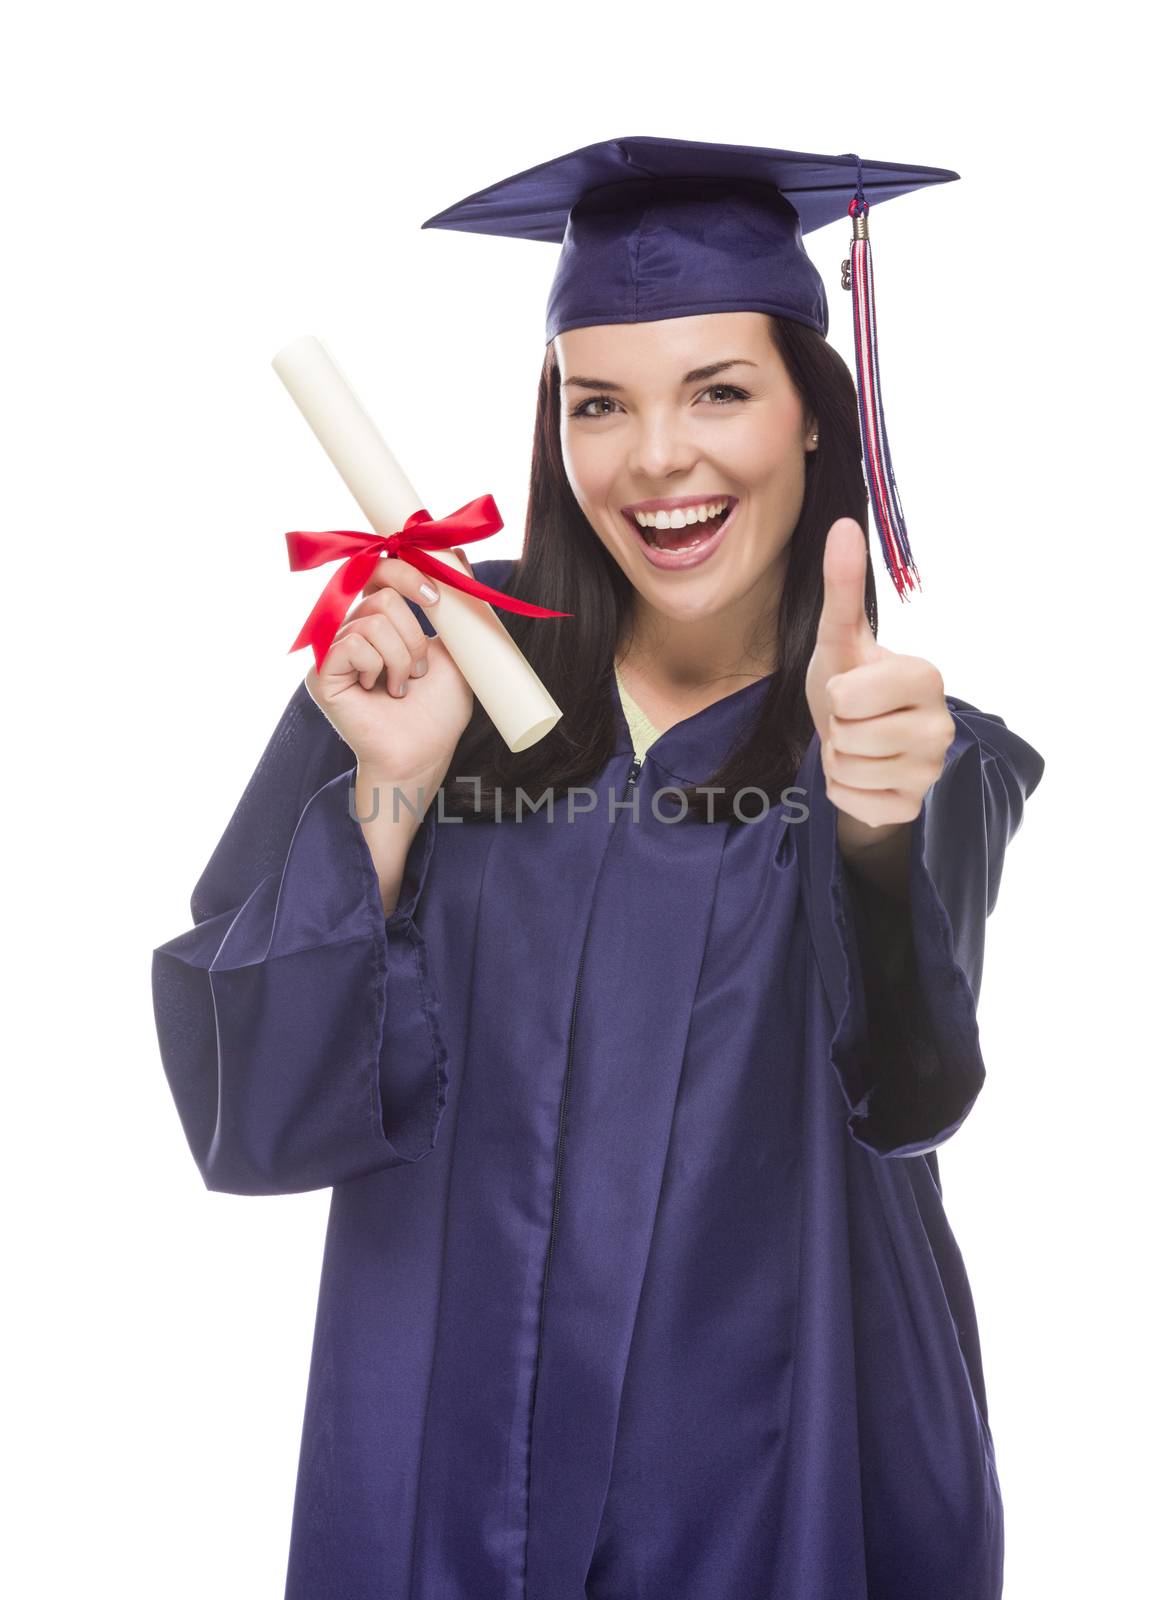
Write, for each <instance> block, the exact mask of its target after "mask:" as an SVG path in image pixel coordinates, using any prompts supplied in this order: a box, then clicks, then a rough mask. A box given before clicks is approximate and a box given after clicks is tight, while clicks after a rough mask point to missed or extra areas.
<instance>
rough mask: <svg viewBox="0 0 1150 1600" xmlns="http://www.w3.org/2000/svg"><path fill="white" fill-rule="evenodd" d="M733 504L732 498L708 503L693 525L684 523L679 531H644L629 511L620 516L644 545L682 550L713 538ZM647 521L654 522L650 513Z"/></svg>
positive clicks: (655, 529)
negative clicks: (625, 519) (624, 518)
mask: <svg viewBox="0 0 1150 1600" xmlns="http://www.w3.org/2000/svg"><path fill="white" fill-rule="evenodd" d="M737 503H738V502H737V500H736V499H735V498H734V497H733V496H732V497H728V498H727V499H726V500H722V501H712V502H711V503H710V504H709V505H707V506H701V507H700V508H699V511H698V512H696V520H695V521H694V522H688V523H686V524H685V525H684V526H683V527H681V528H672V527H666V528H656V527H646V528H645V527H643V526H642V524H641V523H640V522H639V519H638V517H637V516H636V514H635V513H634V512H633V511H624V513H623V515H624V516H625V517H626V518H627V521H628V522H629V523H630V524H631V526H632V527H633V528H634V529H635V531H636V533H638V534H639V535H640V537H641V538H642V540H643V542H644V544H647V545H649V546H651V547H652V548H653V549H656V550H686V549H689V548H690V547H691V546H692V545H701V544H705V543H706V542H707V541H708V540H709V539H713V538H714V536H715V534H716V533H717V532H718V531H719V529H720V528H721V527H722V526H723V525H724V523H725V522H726V521H727V519H728V517H729V516H730V514H731V512H732V511H733V510H734V508H735V506H736V504H737ZM700 513H709V515H700ZM650 520H652V521H653V520H654V513H651V515H650Z"/></svg>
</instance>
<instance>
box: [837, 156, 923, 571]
mask: <svg viewBox="0 0 1150 1600" xmlns="http://www.w3.org/2000/svg"><path fill="white" fill-rule="evenodd" d="M847 210H848V213H849V215H850V218H851V222H852V224H853V226H854V238H853V239H852V241H851V253H850V256H849V257H848V259H847V260H845V261H844V262H843V264H842V272H843V278H842V283H843V288H844V289H850V290H851V299H852V304H853V307H854V324H855V373H856V375H857V379H858V382H857V388H858V404H859V431H860V432H861V434H862V449H863V465H864V467H865V469H866V481H867V488H868V490H869V493H870V506H871V515H872V516H873V517H874V519H875V521H876V523H877V524H878V529H879V533H880V535H881V538H882V553H883V560H884V561H885V562H886V570H887V571H888V572H889V574H890V576H891V581H892V582H893V583H894V586H895V589H896V590H897V591H898V596H899V599H900V600H905V599H906V598H907V596H908V591H909V590H910V589H913V588H915V587H917V588H918V589H920V590H921V589H922V579H921V578H920V577H919V572H918V568H917V567H916V566H915V564H914V557H913V556H912V555H911V553H910V541H909V540H908V538H907V533H906V522H905V520H904V518H903V512H902V506H901V504H900V503H899V498H898V486H897V484H896V483H895V481H894V468H893V467H892V465H891V459H890V447H889V446H888V444H887V438H886V421H885V418H884V417H883V409H882V385H881V383H880V382H879V369H878V326H877V323H876V320H875V309H874V270H873V264H872V262H871V248H870V235H869V232H868V227H867V215H868V213H869V211H870V206H869V204H868V203H867V200H866V197H865V195H864V194H863V186H862V170H861V168H860V170H859V182H858V188H857V190H856V192H855V197H854V199H853V200H852V201H851V203H850V205H849V206H848V207H847Z"/></svg>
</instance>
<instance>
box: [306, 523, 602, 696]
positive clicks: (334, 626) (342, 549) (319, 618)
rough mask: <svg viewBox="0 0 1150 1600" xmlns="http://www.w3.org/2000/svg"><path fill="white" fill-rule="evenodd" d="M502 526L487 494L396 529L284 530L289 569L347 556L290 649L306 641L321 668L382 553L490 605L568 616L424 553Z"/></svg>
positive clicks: (526, 612) (486, 534) (522, 613)
mask: <svg viewBox="0 0 1150 1600" xmlns="http://www.w3.org/2000/svg"><path fill="white" fill-rule="evenodd" d="M502 526H503V518H502V517H501V516H500V514H499V508H498V507H497V506H496V504H495V501H494V500H493V499H492V497H491V496H490V495H489V494H481V495H479V496H478V498H476V499H475V500H469V501H468V502H467V504H466V505H465V506H460V508H459V510H458V511H453V512H452V513H451V515H450V516H449V517H440V518H439V519H438V521H433V520H432V517H431V513H430V512H428V511H424V510H423V509H422V507H421V508H420V509H419V510H418V511H413V512H412V513H411V515H410V517H408V519H407V521H406V522H405V523H404V524H403V527H402V528H401V529H400V530H399V532H398V533H389V534H380V533H361V532H360V531H359V529H357V528H332V529H331V530H330V531H329V532H327V533H306V532H299V531H297V532H293V533H285V534H284V538H285V539H286V540H287V547H288V565H289V566H290V567H291V569H292V571H293V572H300V571H302V570H303V569H304V568H305V567H322V566H323V565H324V563H325V562H328V561H334V560H335V559H336V557H337V556H341V555H344V554H346V555H347V560H346V561H345V562H344V563H343V565H342V567H340V568H339V569H338V570H337V571H336V572H334V573H333V574H332V576H331V578H330V580H329V581H328V584H327V586H326V588H325V589H324V591H323V593H322V594H321V595H320V597H319V599H318V600H317V601H316V603H315V605H314V606H313V607H312V610H311V615H310V616H309V617H308V619H307V621H306V622H305V623H304V625H303V627H302V628H301V629H300V632H299V637H298V638H297V639H296V642H295V643H294V644H293V645H292V647H291V650H289V651H288V654H289V655H291V652H292V650H299V649H300V648H301V647H302V646H303V645H305V644H310V645H311V647H312V649H313V651H314V652H315V666H316V671H317V672H318V671H319V669H320V668H321V667H322V666H323V663H324V657H325V656H326V655H327V653H328V651H329V650H330V649H331V645H332V641H333V639H334V638H335V636H336V634H337V633H338V631H339V629H340V626H341V624H342V622H343V619H344V617H345V616H346V615H347V611H348V607H349V606H350V605H351V602H352V601H353V600H354V599H355V597H356V595H357V594H358V593H359V591H360V590H361V589H362V588H363V586H364V584H366V582H367V580H368V579H369V578H370V577H371V574H372V572H373V571H374V570H375V564H376V562H377V561H378V560H379V559H380V557H381V555H382V554H383V553H384V552H385V551H386V553H387V554H388V555H391V556H400V557H401V558H402V559H403V560H404V561H406V562H408V563H409V564H410V565H411V566H413V567H418V568H419V570H420V572H426V573H427V574H428V575H429V576H431V577H435V578H438V579H439V581H440V583H446V584H448V585H449V586H450V587H451V588H452V589H462V590H463V592H464V593H465V594H473V595H475V596H476V598H477V599H479V600H486V601H487V603H488V604H489V605H493V606H502V607H503V609H504V610H505V611H517V612H518V613H519V614H520V616H524V617H570V616H573V615H574V613H573V612H571V611H549V610H548V609H547V607H546V606H536V605H532V603H531V602H530V601H529V600H517V599H516V598H515V596H514V595H510V594H504V593H503V592H502V590H500V589H492V588H491V587H490V586H489V585H488V584H486V583H480V581H479V579H478V578H470V577H468V576H467V574H466V573H462V572H456V571H455V570H454V569H453V568H451V567H448V566H445V565H444V564H443V562H442V561H437V560H436V559H435V557H434V556H430V555H428V554H427V547H428V546H430V547H431V548H432V549H433V550H444V549H450V548H451V546H452V545H456V544H470V543H471V542H472V541H473V540H475V539H488V538H490V537H491V535H492V534H493V533H498V532H499V529H500V528H501V527H502Z"/></svg>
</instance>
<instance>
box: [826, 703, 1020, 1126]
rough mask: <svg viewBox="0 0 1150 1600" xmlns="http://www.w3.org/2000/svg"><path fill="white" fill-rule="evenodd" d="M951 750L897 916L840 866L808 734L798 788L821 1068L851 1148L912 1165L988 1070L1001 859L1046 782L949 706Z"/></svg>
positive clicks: (995, 734) (995, 721) (921, 818)
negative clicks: (829, 1075)
mask: <svg viewBox="0 0 1150 1600" xmlns="http://www.w3.org/2000/svg"><path fill="white" fill-rule="evenodd" d="M946 703H947V706H948V708H949V710H950V712H951V715H952V716H953V718H954V722H955V737H954V739H953V741H952V743H951V745H950V748H949V749H948V751H947V753H946V759H945V762H944V765H943V770H942V772H941V773H940V774H939V776H938V778H937V779H936V780H935V782H934V783H933V784H932V785H931V787H930V789H928V790H927V793H926V795H925V797H924V799H923V804H922V809H921V810H920V812H919V814H918V816H917V817H916V819H915V820H914V822H913V823H912V825H911V840H910V883H909V895H908V899H907V900H906V902H905V903H904V902H902V901H897V902H896V901H895V900H894V899H893V898H892V897H891V896H889V895H886V894H884V893H883V892H882V890H880V889H879V888H878V887H877V886H875V885H873V884H870V883H869V882H867V881H866V880H864V879H863V877H862V876H861V874H858V873H856V872H855V871H854V869H853V868H852V867H851V866H850V865H849V864H848V863H847V861H846V859H845V858H844V856H843V854H842V851H841V849H840V848H839V844H838V809H837V807H836V806H835V805H834V803H833V802H832V801H831V800H830V799H828V797H827V792H826V780H825V776H824V773H823V767H822V759H821V752H820V741H819V737H818V734H817V733H816V734H815V735H814V737H813V738H812V740H811V743H810V745H809V746H808V748H807V751H806V754H805V755H804V757H803V760H802V763H801V765H800V768H799V773H798V776H797V778H796V784H797V785H798V786H799V788H800V789H801V791H802V801H803V803H804V804H806V805H807V806H809V807H810V815H809V817H808V818H807V819H806V820H804V821H801V822H800V821H796V822H795V824H794V826H795V828H796V839H797V846H796V848H797V854H798V861H799V872H800V884H801V891H802V894H803V898H804V903H805V908H806V915H807V922H808V926H809V929H810V935H811V940H812V944H813V948H814V954H815V958H816V962H817V964H818V968H819V971H820V972H821V974H822V980H823V984H824V987H825V990H826V993H827V996H828V998H829V1001H830V1004H831V1008H832V1012H833V1017H834V1033H833V1035H832V1037H831V1043H830V1061H831V1066H832V1068H833V1070H834V1071H835V1073H836V1074H837V1077H838V1081H839V1084H840V1086H841V1088H842V1092H843V1096H844V1098H845V1100H846V1104H847V1107H848V1108H849V1116H848V1118H847V1126H848V1128H849V1130H850V1133H851V1135H852V1137H853V1138H854V1139H855V1140H856V1141H857V1142H858V1143H859V1144H861V1145H864V1146H865V1147H866V1148H867V1149H869V1150H871V1151H873V1152H874V1153H875V1154H877V1155H880V1156H910V1155H919V1154H924V1153H926V1152H927V1151H929V1150H932V1149H934V1148H935V1147H936V1146H937V1145H940V1144H942V1143H943V1141H944V1140H946V1139H948V1138H950V1136H951V1135H952V1134H953V1133H954V1132H955V1131H956V1130H957V1129H958V1128H959V1127H960V1125H961V1124H962V1123H963V1122H964V1121H965V1119H966V1117H967V1115H968V1114H969V1112H970V1110H971V1107H972V1106H973V1104H974V1101H975V1099H976V1098H977V1096H978V1094H979V1091H980V1090H981V1088H982V1085H983V1082H984V1081H985V1077H986V1068H985V1065H984V1062H983V1059H982V1051H981V1046H980V1044H979V1034H978V1023H977V1020H976V1010H977V1004H978V995H979V991H980V988H981V982H982V965H983V952H984V945H985V936H986V921H987V918H988V917H989V915H990V913H991V911H992V910H993V909H994V905H995V902H996V900H997V898H998V888H999V883H1000V881H1001V877H1002V868H1003V861H1004V857H1005V854H1006V846H1007V844H1008V843H1009V841H1010V839H1011V838H1012V837H1013V836H1014V833H1015V832H1016V830H1017V829H1018V827H1019V826H1020V824H1021V821H1022V810H1023V803H1024V801H1025V800H1026V799H1027V798H1028V797H1029V796H1030V795H1031V794H1032V793H1033V791H1034V790H1035V788H1037V786H1038V783H1039V781H1040V780H1041V778H1042V774H1043V770H1044V768H1045V761H1044V759H1043V757H1042V756H1041V755H1039V753H1038V751H1037V750H1035V749H1034V748H1033V746H1032V745H1030V744H1028V743H1027V742H1026V741H1025V740H1024V739H1022V738H1021V737H1020V736H1019V735H1018V734H1016V733H1013V732H1011V730H1010V729H1009V728H1007V726H1006V724H1005V723H1004V721H1003V719H1002V718H1001V717H997V716H994V715H991V714H990V713H987V712H982V711H979V710H977V709H976V708H975V707H974V706H972V705H970V704H969V703H968V702H967V701H965V700H959V699H957V698H955V697H954V696H952V695H947V696H946Z"/></svg>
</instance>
